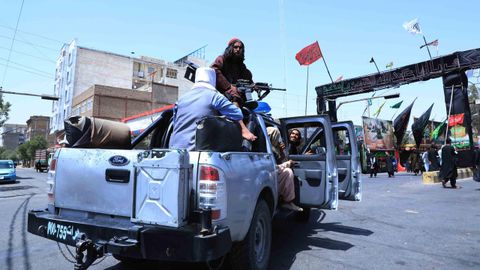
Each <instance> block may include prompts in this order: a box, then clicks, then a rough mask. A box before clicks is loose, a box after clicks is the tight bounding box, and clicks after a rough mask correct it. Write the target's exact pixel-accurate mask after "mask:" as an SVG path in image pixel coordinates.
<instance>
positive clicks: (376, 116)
mask: <svg viewBox="0 0 480 270" xmlns="http://www.w3.org/2000/svg"><path fill="white" fill-rule="evenodd" d="M385 102H387V101H384V102H383V103H382V105H380V107H378V109H377V111H376V112H375V113H374V114H373V116H375V118H378V115H380V111H381V110H382V108H383V105H385Z"/></svg>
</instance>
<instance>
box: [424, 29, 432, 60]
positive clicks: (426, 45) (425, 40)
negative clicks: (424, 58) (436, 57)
mask: <svg viewBox="0 0 480 270" xmlns="http://www.w3.org/2000/svg"><path fill="white" fill-rule="evenodd" d="M422 36H423V42H425V47H427V51H428V55H429V56H430V60H432V54H431V53H430V49H429V48H428V44H427V39H426V38H425V35H422Z"/></svg>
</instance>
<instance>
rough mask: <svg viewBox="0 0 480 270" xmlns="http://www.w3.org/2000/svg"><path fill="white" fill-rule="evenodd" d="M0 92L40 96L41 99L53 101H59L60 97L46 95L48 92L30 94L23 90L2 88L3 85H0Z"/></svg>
mask: <svg viewBox="0 0 480 270" xmlns="http://www.w3.org/2000/svg"><path fill="white" fill-rule="evenodd" d="M0 93H1V94H12V95H23V96H33V97H40V98H41V99H45V100H53V101H58V99H59V97H57V96H53V95H46V94H42V95H37V94H30V93H23V92H13V91H5V90H2V88H1V87H0Z"/></svg>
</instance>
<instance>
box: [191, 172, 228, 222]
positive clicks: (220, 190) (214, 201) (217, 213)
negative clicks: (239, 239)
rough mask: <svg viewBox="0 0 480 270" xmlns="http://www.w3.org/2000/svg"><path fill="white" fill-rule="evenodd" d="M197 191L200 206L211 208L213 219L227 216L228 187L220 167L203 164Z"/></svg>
mask: <svg viewBox="0 0 480 270" xmlns="http://www.w3.org/2000/svg"><path fill="white" fill-rule="evenodd" d="M197 192H198V206H199V208H201V209H207V208H208V209H211V210H212V220H220V219H224V218H226V217H227V187H226V183H225V177H224V175H223V172H222V171H221V170H220V169H217V168H215V167H213V166H206V165H201V166H200V173H199V179H198V190H197Z"/></svg>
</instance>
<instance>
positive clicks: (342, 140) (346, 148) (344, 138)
mask: <svg viewBox="0 0 480 270" xmlns="http://www.w3.org/2000/svg"><path fill="white" fill-rule="evenodd" d="M333 140H334V141H333V142H334V144H335V155H348V156H350V155H351V154H352V148H351V145H350V137H349V133H348V130H347V129H346V128H338V129H334V130H333Z"/></svg>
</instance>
